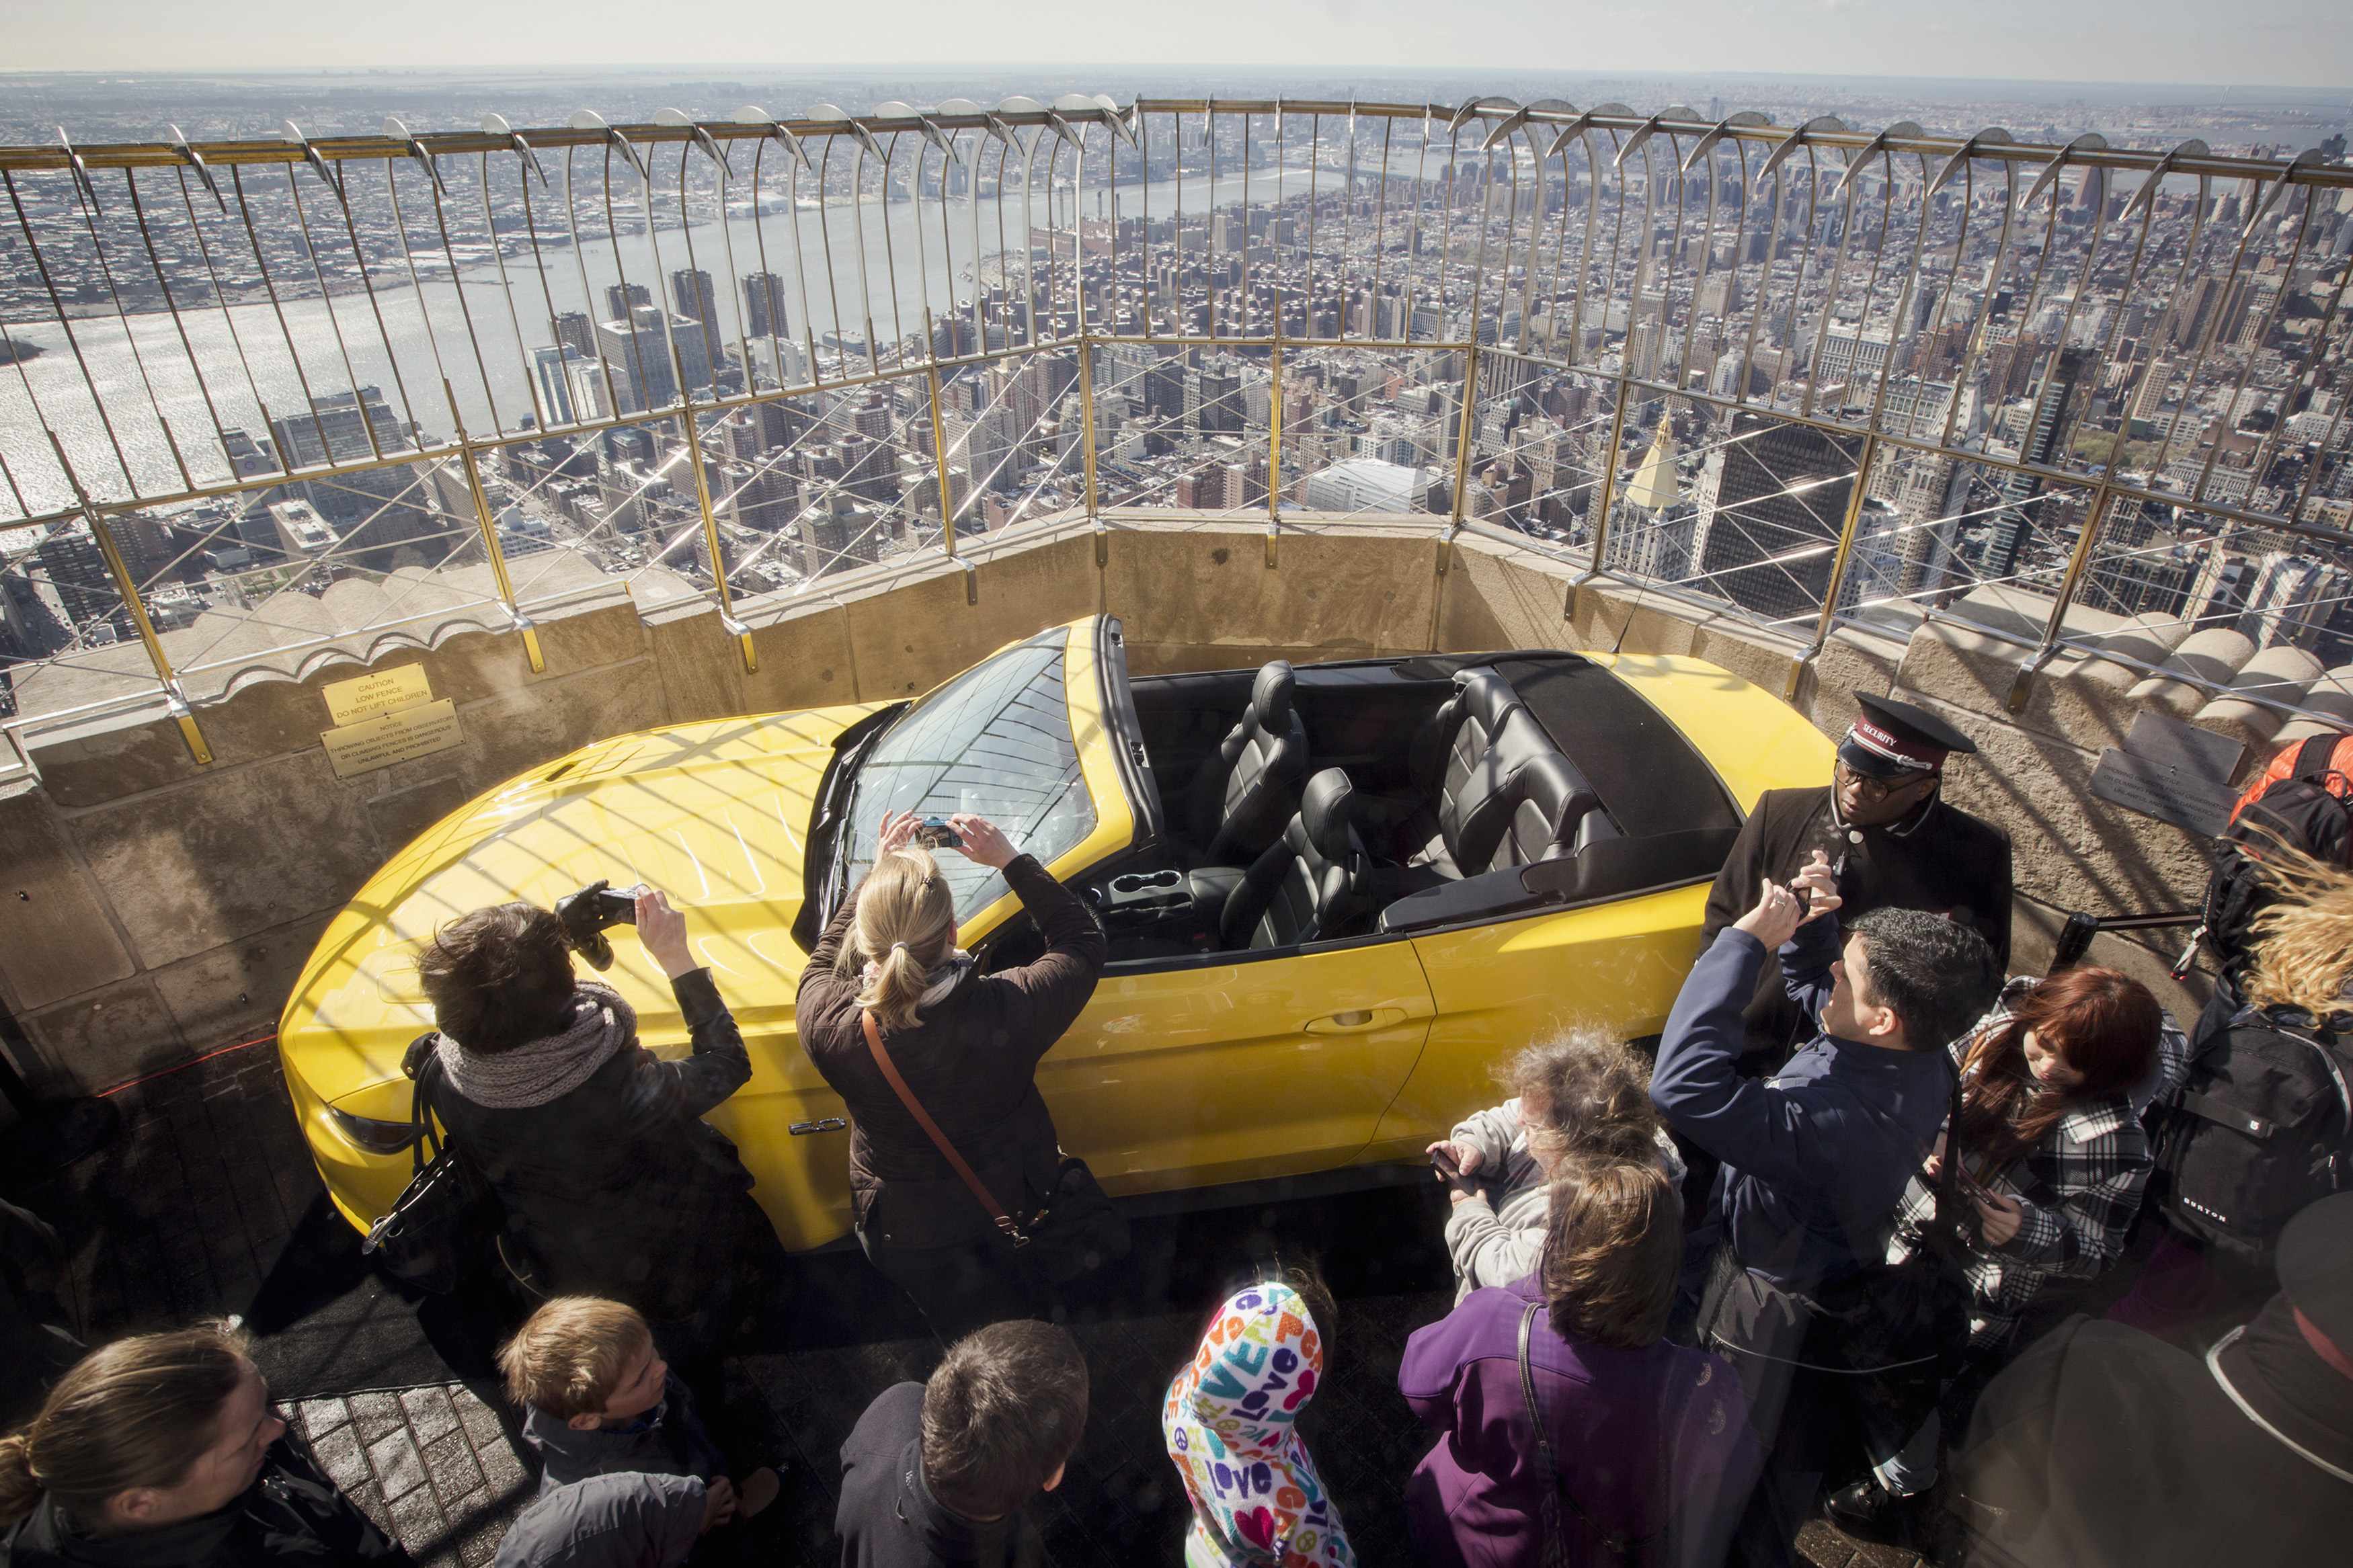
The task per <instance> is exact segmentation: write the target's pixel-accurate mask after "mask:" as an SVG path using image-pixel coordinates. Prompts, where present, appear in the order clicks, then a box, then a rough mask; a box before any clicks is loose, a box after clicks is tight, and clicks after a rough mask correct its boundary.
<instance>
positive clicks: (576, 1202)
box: [434, 969, 752, 1321]
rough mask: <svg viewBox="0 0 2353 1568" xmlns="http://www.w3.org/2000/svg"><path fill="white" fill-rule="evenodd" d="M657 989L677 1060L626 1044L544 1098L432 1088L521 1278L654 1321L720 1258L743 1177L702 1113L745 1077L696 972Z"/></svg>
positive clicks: (730, 1034) (740, 1057) (722, 1012)
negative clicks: (680, 1051)
mask: <svg viewBox="0 0 2353 1568" xmlns="http://www.w3.org/2000/svg"><path fill="white" fill-rule="evenodd" d="M670 989H671V990H672V992H673V993H674V994H676V995H677V997H678V1005H679V1010H680V1013H681V1015H682V1016H684V1018H685V1020H686V1026H687V1028H688V1030H689V1031H690V1032H691V1036H692V1039H693V1046H694V1051H693V1054H692V1055H691V1056H690V1057H687V1058H684V1059H682V1060H679V1061H663V1060H661V1059H659V1058H656V1057H655V1056H653V1055H652V1053H650V1052H649V1051H647V1050H645V1049H643V1048H642V1047H636V1046H625V1047H622V1048H621V1049H620V1050H619V1051H617V1052H616V1053H615V1054H614V1056H613V1058H612V1059H611V1060H609V1061H607V1063H606V1064H605V1065H604V1066H603V1067H600V1068H597V1069H596V1073H595V1075H594V1076H593V1077H591V1078H590V1079H588V1081H587V1082H586V1083H584V1084H582V1085H581V1086H580V1087H579V1088H578V1089H574V1090H572V1091H571V1092H570V1093H569V1094H565V1095H562V1096H559V1097H558V1098H556V1099H554V1100H550V1101H549V1102H548V1103H547V1104H545V1105H534V1106H525V1107H516V1108H496V1109H494V1108H492V1107H490V1106H485V1105H479V1104H476V1103H475V1102H474V1101H472V1100H468V1099H466V1098H465V1097H464V1096H463V1095H461V1094H459V1093H458V1092H457V1090H456V1089H455V1088H454V1087H445V1088H444V1089H441V1090H440V1091H438V1093H437V1094H436V1096H435V1099H434V1109H435V1110H438V1112H439V1113H440V1117H441V1122H442V1125H443V1126H444V1127H446V1128H447V1129H448V1131H449V1134H450V1136H451V1137H452V1138H453V1139H454V1140H455V1141H456V1142H457V1144H458V1146H459V1148H461V1149H463V1150H464V1151H465V1152H466V1156H467V1158H468V1159H470V1160H471V1161H472V1162H474V1165H475V1168H476V1169H477V1170H479V1171H480V1172H481V1173H482V1174H483V1176H484V1177H485V1178H487V1179H488V1181H489V1182H490V1184H491V1190H492V1191H493V1192H495V1193H496V1194H498V1198H499V1202H500V1204H501V1205H502V1207H503V1208H504V1210H505V1217H506V1230H507V1237H508V1239H509V1242H510V1243H511V1244H512V1246H513V1247H515V1248H516V1249H517V1250H519V1251H520V1252H521V1253H522V1259H521V1261H522V1262H523V1263H525V1264H526V1265H527V1266H528V1267H529V1268H530V1269H531V1271H532V1273H533V1277H534V1283H536V1284H537V1285H539V1286H540V1287H541V1288H542V1289H544V1290H546V1291H547V1293H548V1294H550V1295H571V1294H583V1295H594V1296H609V1297H612V1298H614V1299H615V1300H621V1301H627V1302H628V1304H629V1305H631V1306H633V1307H635V1308H637V1309H638V1310H639V1311H641V1312H643V1313H645V1314H646V1316H648V1317H649V1318H651V1319H654V1320H655V1321H664V1320H668V1319H673V1318H682V1317H685V1316H687V1315H688V1314H690V1313H691V1312H692V1311H693V1310H695V1309H696V1307H697V1306H698V1305H699V1304H700V1303H701V1301H702V1299H703V1298H704V1297H705V1295H706V1294H707V1293H708V1291H709V1289H710V1287H711V1285H712V1282H714V1281H716V1280H718V1279H722V1278H723V1277H724V1276H725V1275H726V1273H727V1271H728V1270H729V1269H730V1268H732V1267H733V1258H734V1255H735V1253H736V1251H737V1249H738V1247H739V1246H740V1245H741V1242H742V1226H743V1220H742V1217H741V1215H742V1213H743V1209H742V1197H743V1194H744V1193H746V1192H749V1191H750V1190H751V1187H752V1173H750V1172H749V1171H747V1170H745V1169H744V1162H743V1161H742V1160H741V1159H740V1158H738V1157H737V1155H736V1152H735V1145H734V1144H733V1143H732V1142H729V1141H728V1139H727V1137H726V1136H725V1135H724V1134H723V1133H722V1132H720V1131H719V1130H718V1129H717V1128H714V1127H712V1126H710V1125H709V1124H707V1123H706V1122H704V1121H702V1117H703V1116H704V1114H705V1113H706V1112H708V1111H710V1110H712V1108H713V1107H715V1106H717V1105H718V1104H719V1103H720V1102H721V1101H722V1100H725V1099H726V1098H727V1097H728V1096H729V1095H731V1094H733V1093H734V1092H735V1090H736V1089H738V1088H740V1087H741V1086H742V1085H743V1083H744V1079H748V1078H750V1077H751V1076H752V1059H751V1058H750V1056H749V1055H748V1054H746V1053H745V1051H744V1037H743V1036H742V1035H741V1034H740V1033H738V1032H737V1030H736V1028H735V1020H734V1019H733V1017H731V1016H729V1015H728V1012H727V1006H726V1004H725V1003H723V1002H722V1001H720V999H719V991H718V988H717V987H716V986H714V985H713V984H712V981H711V972H710V971H709V970H704V969H698V970H695V971H693V972H692V973H688V974H683V975H681V976H680V977H679V978H678V979H676V980H674V981H672V982H671V983H670Z"/></svg>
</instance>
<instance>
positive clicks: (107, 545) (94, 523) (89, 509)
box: [47, 430, 213, 764]
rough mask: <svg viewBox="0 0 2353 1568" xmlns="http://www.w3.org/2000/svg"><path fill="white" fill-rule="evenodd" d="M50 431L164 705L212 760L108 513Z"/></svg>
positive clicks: (193, 747)
mask: <svg viewBox="0 0 2353 1568" xmlns="http://www.w3.org/2000/svg"><path fill="white" fill-rule="evenodd" d="M47 436H48V437H49V446H50V447H51V449H52V450H54V451H55V452H56V453H57V455H58V468H61V469H63V470H64V472H65V476H66V482H67V483H68V484H69V485H71V486H73V493H74V504H75V505H76V506H77V507H79V508H80V510H81V515H82V521H85V522H87V523H89V524H90V537H91V538H92V539H94V540H96V541H97V542H98V550H99V553H100V555H103V556H104V557H105V558H106V570H107V573H108V574H109V575H110V576H111V577H112V578H113V579H114V586H115V591H116V592H118V593H120V594H121V595H122V604H123V607H124V608H125V609H128V610H129V611H130V612H131V624H132V626H133V627H134V628H135V629H136V630H137V631H138V633H139V640H140V641H141V642H142V643H144V644H145V645H146V647H147V658H148V659H149V661H150V662H151V663H153V665H154V667H155V679H157V680H158V681H160V682H162V684H163V687H164V708H165V710H167V711H168V712H170V714H171V715H172V718H173V721H174V722H175V723H177V724H178V725H179V726H180V739H181V740H183V741H185V742H187V747H188V755H189V756H190V757H192V758H194V759H195V761H196V762H197V763H199V764H205V763H211V761H212V760H213V749H212V747H211V746H210V745H208V744H206V741H205V732H204V731H202V730H199V729H197V728H196V715H195V711H194V710H192V709H190V707H189V706H188V696H187V693H186V692H185V691H183V690H182V689H180V678H179V677H178V676H177V675H176V674H174V672H173V669H172V660H171V658H170V657H169V656H167V655H166V654H165V653H164V642H163V639H162V638H160V637H157V636H156V635H155V623H154V622H153V621H151V620H149V619H148V618H147V602H146V600H145V599H144V598H142V596H141V595H140V592H139V584H138V583H137V582H135V581H134V580H132V575H131V565H130V563H128V562H126V561H125V560H123V559H122V552H121V549H120V548H118V547H117V546H116V544H115V542H114V533H113V531H112V530H111V529H109V528H108V527H107V526H106V518H105V516H104V514H102V513H101V512H100V510H98V505H97V503H96V502H95V501H92V500H90V492H89V491H88V490H85V489H82V488H81V476H80V475H79V474H77V473H75V472H74V467H73V464H71V463H70V462H68V461H67V460H66V448H65V443H63V442H62V441H59V440H58V433H57V432H56V431H54V430H48V431H47Z"/></svg>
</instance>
